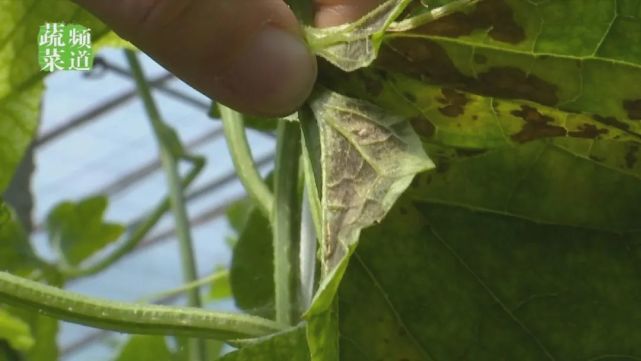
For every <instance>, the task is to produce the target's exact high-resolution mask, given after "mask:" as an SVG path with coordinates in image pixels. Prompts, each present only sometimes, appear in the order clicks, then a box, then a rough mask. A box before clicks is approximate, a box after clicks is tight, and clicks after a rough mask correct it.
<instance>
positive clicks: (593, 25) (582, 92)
mask: <svg viewBox="0 0 641 361" xmlns="http://www.w3.org/2000/svg"><path fill="white" fill-rule="evenodd" d="M428 3H430V4H432V5H437V3H442V1H441V2H436V1H428ZM414 7H415V8H417V7H418V8H421V6H419V5H416V4H415V5H414ZM408 16H409V15H408ZM640 42H641V1H639V0H628V1H614V0H596V1H589V2H586V1H580V0H576V1H571V0H551V1H545V2H531V1H526V0H481V1H478V2H477V3H475V4H473V3H472V2H470V5H469V6H467V7H464V8H462V9H461V10H459V11H456V12H454V13H450V14H447V15H445V16H443V17H440V18H438V19H436V20H434V21H431V22H428V23H426V24H424V25H421V26H419V27H416V28H413V29H410V30H406V31H404V32H388V34H387V35H386V38H385V40H384V42H383V45H382V48H381V51H380V56H379V57H378V59H377V61H376V62H375V64H374V65H373V66H372V67H370V68H368V69H364V70H361V71H358V72H355V73H349V74H347V73H342V72H340V71H338V70H336V69H334V68H331V67H330V66H323V67H322V71H321V81H322V82H323V83H324V85H326V86H328V87H330V88H332V89H335V90H338V91H340V92H343V93H345V94H348V95H351V96H355V97H361V98H365V99H368V100H370V101H372V102H374V103H376V104H378V105H381V106H382V107H383V108H386V109H387V110H389V111H392V112H394V113H397V114H402V115H404V116H406V117H409V118H411V119H412V121H413V124H414V126H415V128H416V129H417V131H418V132H419V133H420V134H421V135H422V136H423V139H424V140H425V141H427V142H430V143H439V144H443V145H448V146H453V147H459V148H465V149H488V148H495V147H501V146H505V145H512V146H515V145H519V144H524V143H528V142H531V141H534V140H536V139H542V138H554V139H563V140H561V141H559V143H558V144H559V146H562V147H565V148H566V149H568V150H570V151H571V152H573V153H574V154H576V155H577V156H580V157H584V158H589V159H592V160H594V161H596V162H600V163H603V164H604V165H605V166H607V167H614V168H620V169H622V170H624V171H626V172H630V173H634V174H637V175H639V174H641V165H639V164H638V162H637V158H638V156H639V149H640V147H639V143H640V142H641V85H640V84H641V47H638V46H635V45H636V44H639V43H640ZM564 138H574V139H588V140H590V141H591V142H578V143H580V144H581V146H577V145H576V144H577V142H572V141H566V140H565V139H564Z"/></svg>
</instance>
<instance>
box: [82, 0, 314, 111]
mask: <svg viewBox="0 0 641 361" xmlns="http://www.w3.org/2000/svg"><path fill="white" fill-rule="evenodd" d="M76 1H77V2H78V3H80V4H81V5H83V6H84V7H86V8H87V9H89V10H90V11H92V12H93V13H94V14H96V15H97V16H98V17H100V18H102V19H103V20H104V21H105V22H106V23H107V24H109V25H110V26H111V27H112V28H113V29H114V30H115V31H116V32H118V33H119V34H120V35H121V36H123V37H124V38H126V39H128V40H130V41H131V42H132V43H133V44H135V45H136V46H138V47H139V48H140V49H141V50H143V51H145V52H146V53H147V54H148V55H150V56H151V57H152V58H154V59H155V60H156V61H157V62H158V63H160V64H162V65H163V66H164V67H165V68H167V69H168V70H169V71H171V72H172V73H174V74H175V75H176V76H178V77H179V78H181V79H183V80H184V81H185V82H187V83H189V84H190V85H191V86H193V87H194V88H196V89H198V90H200V91H201V92H202V93H204V94H205V95H207V96H209V97H211V98H213V99H215V100H217V101H220V102H221V103H223V104H226V105H229V106H230V107H232V108H235V109H237V110H240V111H243V112H246V113H250V114H255V115H268V116H273V115H284V114H288V113H290V112H292V111H294V110H295V109H296V108H297V107H298V106H299V105H300V104H301V103H302V102H303V101H304V100H305V99H306V98H307V96H308V95H309V93H310V92H311V89H312V87H313V84H314V81H315V78H316V61H315V59H314V57H313V56H312V54H311V53H310V52H309V50H308V49H307V47H306V46H305V44H304V42H303V40H302V34H301V31H300V28H299V26H298V22H297V20H296V18H295V16H294V15H293V13H292V12H291V10H290V9H289V8H288V7H287V5H285V3H284V2H283V1H282V0H76Z"/></svg>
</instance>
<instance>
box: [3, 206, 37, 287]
mask: <svg viewBox="0 0 641 361" xmlns="http://www.w3.org/2000/svg"><path fill="white" fill-rule="evenodd" d="M5 212H6V213H5V216H4V217H5V218H6V219H5V221H4V223H0V269H2V270H6V271H9V272H11V273H14V274H19V275H26V274H28V273H30V272H31V271H33V270H34V269H35V268H36V267H37V265H38V261H37V258H36V256H35V254H34V252H33V249H32V248H31V243H30V242H29V238H28V236H27V234H26V233H25V231H24V228H23V227H22V225H21V224H20V221H19V220H18V219H17V216H16V215H15V214H14V213H13V212H12V211H11V210H10V209H9V208H8V207H6V208H5Z"/></svg>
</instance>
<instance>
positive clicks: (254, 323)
mask: <svg viewBox="0 0 641 361" xmlns="http://www.w3.org/2000/svg"><path fill="white" fill-rule="evenodd" d="M0 301H2V302H6V303H8V304H11V305H14V306H16V307H20V308H28V309H32V310H34V311H37V312H39V313H44V314H47V315H49V316H52V317H55V318H58V319H61V320H65V321H69V322H74V323H78V324H82V325H87V326H91V327H97V328H101V329H106V330H112V331H118V332H125V333H136V334H159V335H182V336H193V337H203V338H204V337H211V338H216V339H219V340H223V341H228V340H234V339H237V338H253V337H260V336H265V335H268V334H271V333H274V332H277V331H280V330H282V328H281V327H280V326H279V325H278V324H276V323H275V322H273V321H270V320H266V319H264V318H260V317H255V316H249V315H242V314H230V313H221V312H212V311H205V310H202V309H198V308H188V307H173V306H172V307H169V306H161V305H141V304H135V303H124V302H113V301H106V300H101V299H96V298H91V297H87V296H83V295H80V294H77V293H74V292H69V291H65V290H62V289H60V288H56V287H52V286H48V285H45V284H41V283H38V282H35V281H31V280H28V279H25V278H22V277H18V276H14V275H12V274H9V273H6V272H0Z"/></svg>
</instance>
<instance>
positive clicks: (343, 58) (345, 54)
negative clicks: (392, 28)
mask: <svg viewBox="0 0 641 361" xmlns="http://www.w3.org/2000/svg"><path fill="white" fill-rule="evenodd" d="M410 1H411V0H388V1H386V2H385V3H383V4H382V5H380V6H379V7H377V8H376V9H374V10H373V11H372V12H370V13H369V14H367V15H366V16H364V17H363V18H361V19H360V20H357V21H356V22H353V23H351V24H346V25H340V26H335V27H331V28H322V29H319V28H312V27H308V28H307V29H306V33H307V41H308V42H309V44H310V46H311V48H312V50H314V51H315V52H316V54H317V55H320V56H322V57H323V58H325V59H326V60H327V61H329V62H330V63H332V64H334V65H336V66H337V67H339V68H341V69H343V70H345V71H354V70H356V69H359V68H363V67H366V66H368V65H370V64H371V63H372V62H373V61H374V60H375V59H376V57H377V55H378V49H379V47H380V45H381V40H382V36H383V33H384V32H385V29H386V28H387V27H388V26H389V25H390V24H391V23H392V21H394V20H395V19H396V18H397V17H398V16H399V15H400V14H401V12H402V11H403V9H404V8H405V7H406V6H407V5H408V4H409V2H410Z"/></svg>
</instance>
